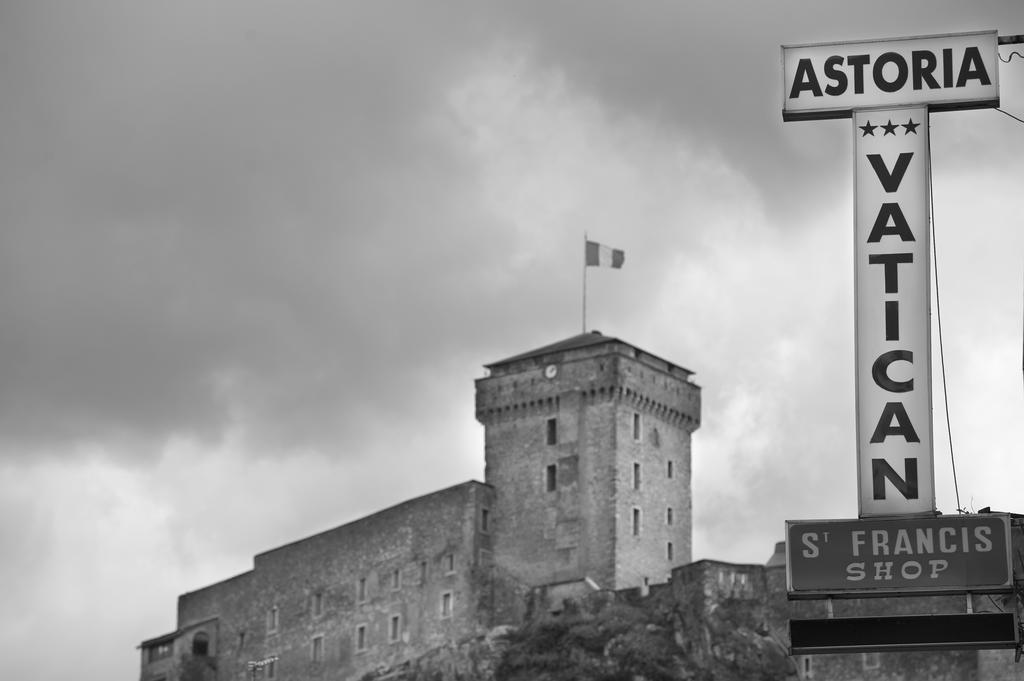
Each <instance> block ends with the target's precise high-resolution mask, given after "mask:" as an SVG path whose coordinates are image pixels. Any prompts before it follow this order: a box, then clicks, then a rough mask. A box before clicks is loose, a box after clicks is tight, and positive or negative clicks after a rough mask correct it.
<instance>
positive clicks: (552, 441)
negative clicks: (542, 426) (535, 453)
mask: <svg viewBox="0 0 1024 681" xmlns="http://www.w3.org/2000/svg"><path fill="white" fill-rule="evenodd" d="M548 444H549V445H557V444H558V419H548Z"/></svg>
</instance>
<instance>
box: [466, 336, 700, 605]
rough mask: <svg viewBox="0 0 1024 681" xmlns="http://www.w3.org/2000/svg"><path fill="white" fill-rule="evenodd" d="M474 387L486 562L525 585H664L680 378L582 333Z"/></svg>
mask: <svg viewBox="0 0 1024 681" xmlns="http://www.w3.org/2000/svg"><path fill="white" fill-rule="evenodd" d="M487 369H488V370H489V375H488V376H486V377H484V378H481V379H478V380H477V382H476V417H477V420H479V421H480V422H481V423H482V424H483V425H484V430H485V435H484V438H485V461H486V470H485V480H486V482H487V483H489V484H491V485H492V486H493V487H494V489H495V500H494V504H495V509H494V513H493V517H494V529H493V537H494V544H493V546H494V560H495V563H496V564H498V565H501V566H502V567H503V568H504V569H506V570H508V571H509V572H510V573H511V574H512V575H514V576H515V577H517V578H518V579H520V580H522V581H524V582H526V583H527V584H529V585H540V584H551V583H556V582H566V581H574V580H582V579H586V578H589V579H591V580H593V581H594V582H596V583H597V585H598V586H600V587H601V588H612V589H622V588H627V587H635V586H642V585H644V584H646V583H648V582H650V583H655V582H663V581H665V580H666V578H667V577H668V574H669V571H670V569H671V568H672V567H673V566H677V565H681V564H684V563H688V562H690V559H691V554H690V550H691V533H692V513H691V509H692V504H691V494H690V437H691V434H692V433H693V431H694V430H696V429H697V428H698V427H699V425H700V387H699V386H697V385H695V384H694V383H692V382H691V381H690V376H691V375H692V372H691V371H688V370H687V369H684V368H682V367H679V366H676V365H674V364H672V363H670V362H667V361H665V360H663V359H660V358H658V357H655V356H654V355H651V354H649V353H647V352H644V351H643V350H640V349H639V348H636V347H635V346H633V345H630V344H629V343H625V342H623V341H621V340H619V339H617V338H612V337H608V336H603V335H601V334H600V333H598V332H596V331H595V332H590V333H584V334H580V335H578V336H573V337H571V338H568V339H566V340H563V341H561V342H558V343H554V344H552V345H548V346H545V347H542V348H538V349H537V350H533V351H531V352H527V353H523V354H520V355H516V356H514V357H510V358H508V359H505V360H502V361H499V362H495V363H493V364H490V365H488V366H487Z"/></svg>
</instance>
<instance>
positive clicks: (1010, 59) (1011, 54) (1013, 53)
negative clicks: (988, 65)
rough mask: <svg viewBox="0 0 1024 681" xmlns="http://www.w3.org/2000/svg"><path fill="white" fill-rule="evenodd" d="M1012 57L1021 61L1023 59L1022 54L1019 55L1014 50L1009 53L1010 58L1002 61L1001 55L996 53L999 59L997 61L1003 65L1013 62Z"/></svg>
mask: <svg viewBox="0 0 1024 681" xmlns="http://www.w3.org/2000/svg"><path fill="white" fill-rule="evenodd" d="M1014 55H1017V56H1018V57H1020V58H1021V59H1024V54H1021V53H1020V52H1018V51H1017V50H1014V51H1013V52H1011V53H1010V56H1009V57H1007V58H1006V59H1003V55H1001V54H999V53H996V56H997V57H999V61H1001V62H1003V63H1004V64H1009V63H1010V62H1011V61H1013V56H1014Z"/></svg>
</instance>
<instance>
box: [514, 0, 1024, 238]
mask: <svg viewBox="0 0 1024 681" xmlns="http://www.w3.org/2000/svg"><path fill="white" fill-rule="evenodd" d="M502 9H503V10H504V11H505V13H506V15H507V16H508V17H509V19H510V21H511V22H513V23H516V24H519V25H523V26H526V27H528V29H527V32H528V33H529V34H530V35H531V36H532V38H533V40H534V45H535V47H536V49H537V51H538V54H539V55H540V59H541V61H542V63H545V64H552V65H557V66H558V68H561V69H565V70H566V71H567V72H568V73H569V77H570V79H571V80H572V81H573V82H574V83H576V85H577V86H578V87H580V88H582V89H584V90H587V91H591V92H593V93H595V94H596V96H598V98H599V99H600V100H601V101H602V102H603V103H604V104H605V105H607V106H609V107H610V108H611V109H612V110H615V111H619V112H628V113H630V114H634V115H635V114H636V113H642V114H643V115H645V116H648V117H650V118H651V119H652V120H657V121H660V122H662V123H663V124H665V125H667V126H669V127H678V128H683V129H687V130H689V131H690V132H692V133H693V134H695V135H697V136H698V137H700V138H704V139H707V140H708V142H709V144H713V145H715V146H717V147H718V148H719V149H720V150H721V151H722V152H723V153H724V154H725V155H726V157H727V159H728V161H729V162H730V163H731V164H734V165H735V166H736V167H738V168H739V169H740V170H741V171H742V172H743V173H744V174H746V175H748V176H749V177H754V178H757V189H758V190H759V193H760V198H761V199H762V200H763V201H764V202H765V203H766V205H767V207H768V208H769V209H770V211H771V213H772V217H776V218H778V217H780V216H783V215H788V217H789V218H790V219H792V218H793V217H799V216H800V215H801V214H802V213H806V212H807V211H808V210H817V209H819V207H820V205H821V204H822V203H827V202H829V201H831V200H832V199H831V198H830V194H829V193H828V192H824V191H823V190H825V189H827V188H828V187H829V184H828V183H829V182H831V181H832V180H833V179H834V177H835V176H837V175H839V176H841V174H842V173H845V172H847V171H848V162H847V160H846V159H847V158H848V153H849V152H848V147H847V146H846V145H847V144H848V141H847V140H848V138H847V136H846V135H845V134H844V133H845V132H846V130H847V128H848V126H849V122H848V121H815V122H812V123H786V124H783V122H782V118H781V109H782V83H781V75H780V73H781V66H780V64H781V56H780V45H782V44H800V43H812V42H835V41H849V40H862V39H869V38H876V37H877V38H885V37H899V36H905V35H923V34H930V33H949V32H961V31H970V30H990V29H993V28H995V29H1001V32H1002V33H1014V32H1016V26H1017V24H1019V6H1016V3H1013V2H1003V3H986V5H985V10H984V11H979V8H978V7H977V6H974V5H971V6H968V5H964V4H963V3H958V2H953V1H946V2H933V3H928V4H927V6H925V5H923V4H921V3H913V4H911V3H906V4H903V3H878V2H858V3H846V4H837V3H809V2H802V1H798V0H784V1H781V2H770V3H751V2H739V1H736V0H730V1H726V2H722V1H720V0H699V1H690V2H672V1H671V0H657V1H654V2H642V3H619V2H614V1H601V2H588V3H572V2H568V3H551V2H516V3H507V4H505V5H503V7H502ZM785 126H789V127H790V128H793V127H794V126H795V127H797V128H803V129H802V130H800V131H799V133H800V135H802V136H810V135H815V134H816V133H817V132H820V131H822V130H824V129H827V132H829V133H831V134H825V135H822V136H821V137H815V141H816V142H817V145H816V146H817V148H815V149H813V150H808V149H806V148H801V146H800V145H799V144H798V143H794V141H793V139H792V136H791V135H790V133H792V129H790V130H784V127H785ZM808 128H813V129H814V130H809V129H808ZM806 153H812V154H814V155H815V156H816V157H817V160H816V161H815V162H813V163H809V162H807V161H806V160H804V159H802V154H806ZM826 168H828V169H830V171H828V172H826V171H825V170H824V169H826ZM844 189H845V187H844Z"/></svg>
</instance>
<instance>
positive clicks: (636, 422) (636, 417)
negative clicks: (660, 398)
mask: <svg viewBox="0 0 1024 681" xmlns="http://www.w3.org/2000/svg"><path fill="white" fill-rule="evenodd" d="M633 440H634V441H635V442H640V414H638V413H636V412H633Z"/></svg>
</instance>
